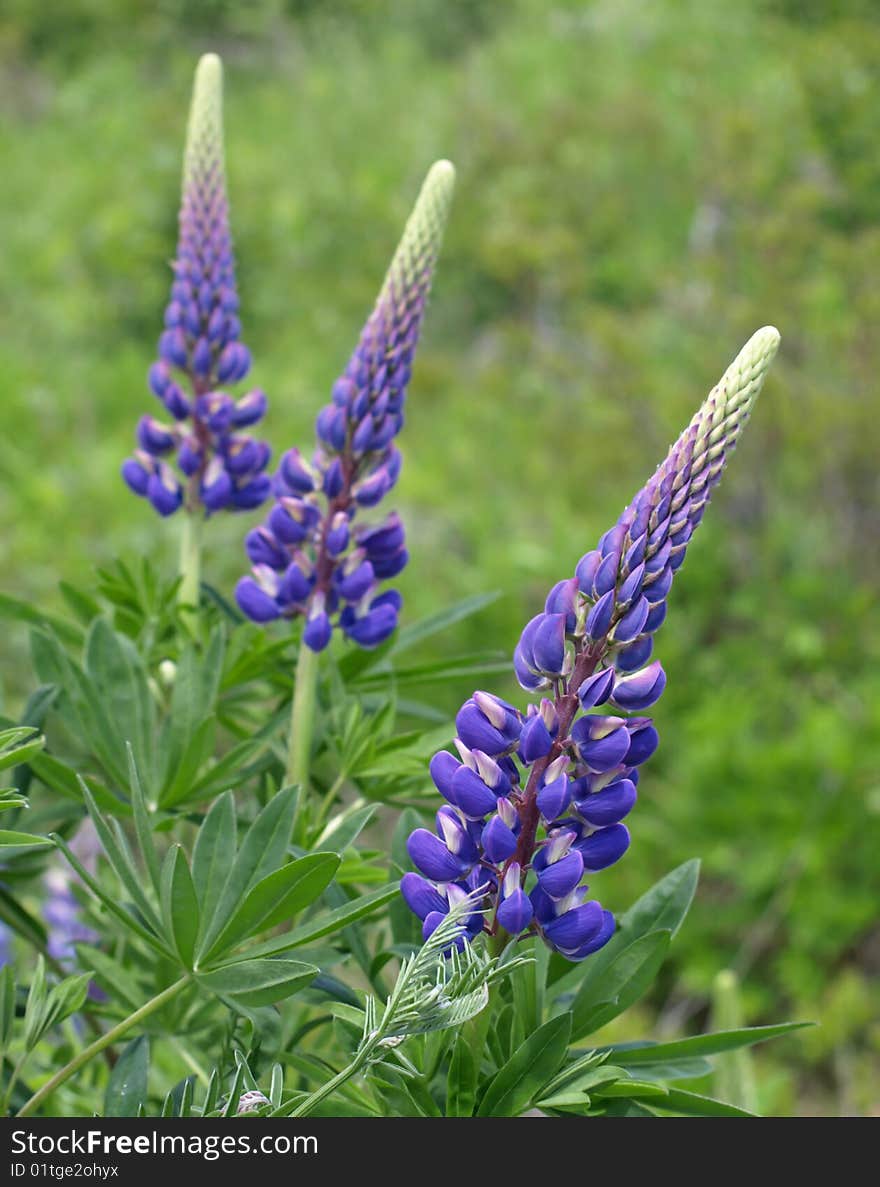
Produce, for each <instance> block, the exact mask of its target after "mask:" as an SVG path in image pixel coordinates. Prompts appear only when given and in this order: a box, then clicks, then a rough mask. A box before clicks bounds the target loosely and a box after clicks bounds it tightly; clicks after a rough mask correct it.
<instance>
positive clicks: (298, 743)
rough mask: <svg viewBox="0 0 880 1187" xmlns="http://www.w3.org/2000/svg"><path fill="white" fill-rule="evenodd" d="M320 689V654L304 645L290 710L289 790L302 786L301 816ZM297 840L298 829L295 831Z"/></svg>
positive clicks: (299, 801)
mask: <svg viewBox="0 0 880 1187" xmlns="http://www.w3.org/2000/svg"><path fill="white" fill-rule="evenodd" d="M317 686H318V653H317V651H312V649H311V647H306V645H305V643H301V644H300V649H299V659H298V660H297V664H296V684H295V686H294V689H293V703H292V705H291V710H290V737H289V738H288V741H287V772H286V782H287V785H288V786H291V785H293V784H297V785H298V786H299V789H300V791H299V800H298V803H297V816H298V815H299V814H300V812H301V811H302V807H303V804H304V802H305V799H306V796H307V795H308V790H309V764H310V762H311V757H312V735H313V733H314V730H315V699H316V694H317ZM293 835H294V836H295V835H296V829H295V828H294V834H293Z"/></svg>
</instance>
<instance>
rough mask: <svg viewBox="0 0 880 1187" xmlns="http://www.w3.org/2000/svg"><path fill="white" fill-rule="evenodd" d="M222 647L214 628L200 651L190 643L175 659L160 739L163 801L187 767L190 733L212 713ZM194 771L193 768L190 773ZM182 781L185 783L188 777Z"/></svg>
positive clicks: (221, 666)
mask: <svg viewBox="0 0 880 1187" xmlns="http://www.w3.org/2000/svg"><path fill="white" fill-rule="evenodd" d="M224 650H225V647H224V642H223V632H222V630H221V629H220V628H219V627H215V629H214V630H213V631H212V632H211V637H210V639H209V641H208V645H207V647H206V648H205V649H204V650H203V651H202V650H201V649H197V648H196V646H195V644H193V643H189V644H187V645H186V647H184V649H183V652H182V653H181V655H180V658H179V659H178V661H177V670H176V672H175V675H174V690H173V692H172V694H171V706H170V708H169V712H168V716H167V718H166V719H165V721H164V723H163V726H162V732H161V735H160V739H159V753H160V755H161V768H160V775H159V787H160V792H159V798H160V799H161V800H163V801H165V802H168V801H169V800H173V798H174V795H173V790H174V789H175V787H176V784H177V782H178V781H180V780H181V777H180V774H179V772H180V769H181V766H186V764H185V763H184V756H185V755H187V752H188V749H189V746H190V741H191V739H192V737H193V735H194V734H195V733H196V731H197V730H198V729H199V727H200V726H201V725H202V723H203V722H204V721H205V720H206V719H207V718H210V717H212V716H213V713H214V704H215V702H216V700H217V694H218V691H219V688H220V675H221V672H222V670H223V656H224ZM197 769H198V768H196V770H197ZM195 774H196V771H193V772H192V775H193V776H194V775H195ZM182 781H183V783H184V785H186V783H187V782H188V781H189V777H188V776H187V777H185V778H184V779H183V780H182Z"/></svg>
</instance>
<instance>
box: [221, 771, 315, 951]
mask: <svg viewBox="0 0 880 1187" xmlns="http://www.w3.org/2000/svg"><path fill="white" fill-rule="evenodd" d="M298 794H299V793H298V791H297V789H296V788H294V787H285V788H283V789H282V790H281V791H279V792H278V794H277V795H274V796H273V797H272V798H271V799H270V800H269V802H268V803H267V804H266V806H265V807H264V808H263V810H262V811H261V812H260V813H259V815H258V816H257V817H256V819H255V820H254V822H253V823H252V824H251V826H250V828H249V829H248V830H247V832H246V833H245V836H244V839H243V841H242V843H241V847H240V848H239V850H238V853H237V854H236V857H235V860H234V861H233V862H232V864H231V865H230V867H229V869H228V872H227V875H226V877H225V879H224V880H223V888H222V890H221V891H220V892H219V894H217V895H216V903H215V906H214V910H213V912H212V913H210V912H209V909H208V905H207V904H206V905H205V906H204V907H203V914H204V917H205V918H204V928H203V933H202V937H201V938H200V941H199V952H200V954H201V955H204V953H205V952H207V951H208V949H209V948H210V947H211V946H212V945H213V943H214V941H215V940H216V938H217V936H218V935H219V934H220V932H221V931H222V929H223V928H224V927H225V926H226V924H227V923H228V921H229V919H230V918H231V916H232V913H233V912H234V911H235V910H236V908H237V907H238V906H239V905H240V904H241V902H242V900H243V898H244V896H245V895H246V894H247V892H248V891H249V890H250V889H251V887H252V886H253V885H254V884H255V883H256V882H258V881H259V880H260V879H261V878H263V877H265V876H266V875H267V874H269V873H271V872H272V871H273V870H276V869H277V868H278V867H279V866H280V865H281V862H282V861H283V860H284V857H285V855H286V853H287V847H288V845H289V844H290V835H291V832H292V831H293V818H294V815H295V814H296V802H297V796H298ZM215 807H216V805H215ZM208 815H209V817H210V816H211V813H209V814H208ZM206 819H207V818H206ZM220 823H221V822H220V821H218V822H217V827H218V828H219V827H220ZM226 827H228V826H224V828H226ZM223 835H224V836H226V835H227V834H226V833H225V832H224V833H223ZM225 843H226V842H225ZM203 850H204V853H205V857H204V859H201V860H200V862H199V867H200V875H199V879H200V880H201V870H202V869H204V868H206V866H207V864H208V854H207V850H206V849H204V847H203ZM212 886H213V883H212ZM213 894H215V890H214V889H212V895H213Z"/></svg>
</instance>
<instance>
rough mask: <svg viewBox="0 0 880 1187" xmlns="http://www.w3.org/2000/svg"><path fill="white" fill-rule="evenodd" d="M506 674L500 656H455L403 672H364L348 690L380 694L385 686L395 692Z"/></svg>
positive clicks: (503, 658) (507, 666) (507, 664)
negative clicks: (412, 687) (400, 689)
mask: <svg viewBox="0 0 880 1187" xmlns="http://www.w3.org/2000/svg"><path fill="white" fill-rule="evenodd" d="M509 672H510V658H509V656H507V655H505V654H504V653H503V652H498V651H490V652H487V653H485V654H479V655H459V656H454V657H453V658H451V659H442V660H434V661H432V662H430V663H424V664H413V665H411V666H410V667H407V668H396V667H390V666H389V667H387V668H385V667H382V668H378V669H376V670H374V671H371V672H365V673H364V674H363V675H362V676H358V677H356V678H355V679H353V680H351V681H350V683H349V688H351V689H357V691H358V692H362V693H363V692H373V691H376V692H378V691H380V690H381V689H383V688H385V687H386V686H387V685H388V684H389V683H393V685H394V687H395V688H396V689H397V688H408V687H410V686H412V685H418V686H423V685H430V684H440V683H443V682H445V681H447V680H460V681H462V682H463V683H464V682H465V681H468V680H471V681H473V680H475V679H476V678H477V677H479V676H489V675H499V674H501V673H509Z"/></svg>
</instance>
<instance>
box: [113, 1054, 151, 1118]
mask: <svg viewBox="0 0 880 1187" xmlns="http://www.w3.org/2000/svg"><path fill="white" fill-rule="evenodd" d="M149 1066H150V1040H149V1039H148V1038H147V1036H146V1035H139V1036H138V1038H136V1039H133V1040H132V1041H131V1042H130V1043H129V1044H128V1045H127V1046H126V1047H125V1048H124V1049H123V1051H122V1054H121V1055H120V1056H119V1058H118V1059H117V1061H116V1063H115V1064H114V1066H113V1071H112V1072H111V1073H110V1079H109V1080H108V1081H107V1088H106V1091H105V1093H104V1116H105V1117H136V1116H137V1113H138V1109H139V1108H140V1106H141V1105H142V1104H146V1100H147V1074H148V1071H149Z"/></svg>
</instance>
